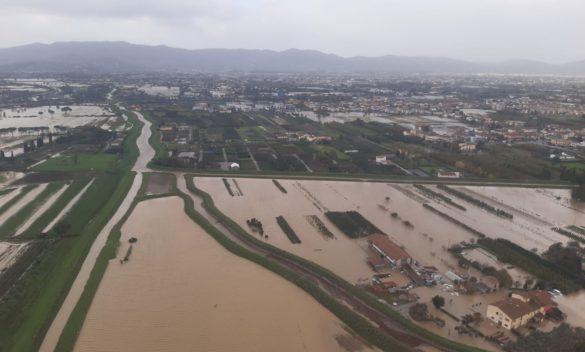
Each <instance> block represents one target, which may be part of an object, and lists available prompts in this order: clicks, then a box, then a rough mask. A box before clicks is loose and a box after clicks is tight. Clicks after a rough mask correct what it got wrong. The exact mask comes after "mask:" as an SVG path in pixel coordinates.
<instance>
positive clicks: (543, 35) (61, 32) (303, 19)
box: [0, 0, 585, 62]
mask: <svg viewBox="0 0 585 352" xmlns="http://www.w3.org/2000/svg"><path fill="white" fill-rule="evenodd" d="M583 13H585V3H584V2H582V1H578V0H473V1H470V0H360V1H357V0H240V1H238V0H214V1H207V0H199V1H193V0H190V1H189V0H168V1H167V0H164V1H163V0H117V1H114V0H101V1H97V0H84V1H75V0H52V1H46V0H9V1H6V0H5V1H3V2H1V3H0V30H1V31H2V33H10V35H3V36H1V37H0V46H3V47H6V46H12V45H19V44H25V43H29V42H52V41H65V40H126V41H130V42H135V43H141V44H167V45H171V46H178V47H186V48H205V47H216V48H217V47H227V48H256V49H276V50H284V49H287V48H291V47H296V48H301V49H317V50H322V51H325V52H331V53H336V54H340V55H343V56H353V55H367V56H372V55H385V54H397V55H413V56H416V55H428V56H447V57H454V58H462V59H469V60H479V61H493V60H505V59H515V58H528V59H539V60H545V61H549V62H565V61H571V60H578V59H584V58H585V46H583V45H582V44H581V36H582V34H583V33H585V21H582V18H581V17H582V16H581V15H582V14H583Z"/></svg>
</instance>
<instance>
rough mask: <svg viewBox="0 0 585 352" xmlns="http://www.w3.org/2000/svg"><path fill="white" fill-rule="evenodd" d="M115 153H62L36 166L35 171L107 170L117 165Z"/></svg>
mask: <svg viewBox="0 0 585 352" xmlns="http://www.w3.org/2000/svg"><path fill="white" fill-rule="evenodd" d="M117 159H118V158H117V157H116V155H114V154H105V153H98V154H77V155H60V156H57V157H54V158H51V159H49V160H47V161H45V162H44V163H42V164H40V165H37V166H35V167H34V168H33V169H32V170H33V171H107V170H112V169H114V168H115V167H116V162H117Z"/></svg>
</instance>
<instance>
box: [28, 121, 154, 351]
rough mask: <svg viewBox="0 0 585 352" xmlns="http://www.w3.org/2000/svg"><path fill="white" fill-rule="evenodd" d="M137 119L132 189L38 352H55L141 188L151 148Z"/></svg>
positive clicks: (99, 239)
mask: <svg viewBox="0 0 585 352" xmlns="http://www.w3.org/2000/svg"><path fill="white" fill-rule="evenodd" d="M136 116H137V117H138V119H139V120H140V121H141V122H142V123H143V124H144V125H143V126H142V130H141V133H140V136H139V137H138V139H137V141H136V144H137V145H138V148H139V150H140V155H139V156H138V159H137V160H136V163H135V164H134V167H133V168H132V170H133V171H137V173H136V176H135V177H134V181H133V182H132V186H131V187H130V190H129V191H128V194H126V198H124V200H123V201H122V204H120V206H119V207H118V209H117V210H116V213H115V214H114V216H112V217H111V218H110V220H109V221H108V223H107V224H106V226H104V228H103V229H102V230H101V231H100V233H99V234H98V236H97V237H96V239H95V241H94V242H93V244H92V246H91V249H90V250H89V253H88V254H87V257H86V258H85V261H84V262H83V265H82V266H81V269H80V270H79V273H78V274H77V277H76V278H75V281H74V282H73V285H72V286H71V289H70V290H69V293H68V294H67V297H66V298H65V301H63V305H62V306H61V308H60V309H59V312H58V313H57V315H56V316H55V319H54V320H53V322H52V323H51V326H50V327H49V330H48V331H47V334H46V335H45V339H44V340H43V343H42V345H41V348H40V349H39V351H41V352H51V351H54V350H55V346H57V342H58V341H59V337H60V336H61V333H62V331H63V328H64V327H65V324H66V323H67V320H68V319H69V316H70V315H71V312H72V311H73V308H75V305H76V304H77V302H78V301H79V298H80V297H81V294H82V293H83V289H84V287H85V284H86V282H87V280H88V279H89V275H90V274H91V270H92V269H93V267H94V265H95V261H96V259H97V257H98V255H99V253H100V252H101V250H102V248H103V247H104V244H105V243H106V241H107V239H108V236H109V235H110V232H111V231H112V228H113V227H114V226H115V225H116V223H118V222H119V221H120V220H121V219H122V217H123V216H124V214H126V212H127V211H128V209H129V208H130V205H131V204H132V202H133V201H134V198H135V197H136V195H137V194H138V191H139V190H140V186H141V185H142V172H145V171H148V170H149V169H148V167H147V165H148V162H149V161H150V160H151V159H152V158H153V157H154V154H155V152H154V149H152V147H151V146H150V144H149V143H148V138H149V137H150V134H151V131H150V125H151V123H150V122H149V121H148V120H146V119H145V118H144V116H142V114H140V113H138V112H136Z"/></svg>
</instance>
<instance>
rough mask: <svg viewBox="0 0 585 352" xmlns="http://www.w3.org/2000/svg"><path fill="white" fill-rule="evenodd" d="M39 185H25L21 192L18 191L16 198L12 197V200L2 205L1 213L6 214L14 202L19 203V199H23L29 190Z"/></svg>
mask: <svg viewBox="0 0 585 352" xmlns="http://www.w3.org/2000/svg"><path fill="white" fill-rule="evenodd" d="M36 187H37V185H28V186H24V187H23V188H22V189H21V190H20V193H18V194H17V195H16V196H14V198H12V199H11V200H9V201H8V202H6V203H5V204H4V205H3V206H1V207H0V215H2V214H4V213H5V212H6V211H7V210H8V209H10V208H11V207H12V206H13V205H14V204H16V203H18V201H19V200H21V199H22V198H23V197H24V196H26V195H27V193H28V192H30V191H32V190H33V189H35V188H36Z"/></svg>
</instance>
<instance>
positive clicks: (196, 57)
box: [0, 41, 585, 75]
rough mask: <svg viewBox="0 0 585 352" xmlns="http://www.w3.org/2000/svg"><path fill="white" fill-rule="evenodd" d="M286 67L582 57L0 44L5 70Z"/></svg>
mask: <svg viewBox="0 0 585 352" xmlns="http://www.w3.org/2000/svg"><path fill="white" fill-rule="evenodd" d="M238 71H240V72H290V73H311V72H329V73H389V74H416V73H421V74H424V73H428V74H441V73H444V74H449V73H451V74H457V73H462V74H464V73H502V74H514V73H515V74H564V75H585V60H580V61H574V62H569V63H565V64H549V63H546V62H541V61H536V60H508V61H501V62H473V61H465V60H457V59H451V58H447V57H433V56H399V55H383V56H376V57H369V56H353V57H341V56H338V55H335V54H326V53H323V52H321V51H318V50H303V49H294V48H292V49H287V50H284V51H274V50H265V49H263V50H261V49H223V48H208V49H181V48H173V47H170V46H166V45H157V46H150V45H139V44H131V43H128V42H123V41H100V42H56V43H51V44H42V43H32V44H27V45H22V46H16V47H11V48H3V49H0V72H4V73H25V72H28V73H66V72H88V73H129V72H177V73H181V72H182V73H194V72H218V73H219V72H238Z"/></svg>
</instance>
